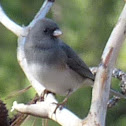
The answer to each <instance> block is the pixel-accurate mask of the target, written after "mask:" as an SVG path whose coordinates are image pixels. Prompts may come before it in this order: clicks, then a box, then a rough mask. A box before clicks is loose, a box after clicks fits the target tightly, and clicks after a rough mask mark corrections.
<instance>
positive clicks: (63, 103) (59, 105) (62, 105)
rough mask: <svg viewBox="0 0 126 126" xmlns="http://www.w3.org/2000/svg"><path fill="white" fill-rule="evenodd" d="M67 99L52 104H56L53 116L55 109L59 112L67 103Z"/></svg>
mask: <svg viewBox="0 0 126 126" xmlns="http://www.w3.org/2000/svg"><path fill="white" fill-rule="evenodd" d="M67 100H68V98H67V97H66V98H65V99H64V100H63V101H62V102H60V103H53V104H56V108H55V110H54V112H53V113H54V114H55V113H56V111H57V109H58V108H59V109H60V110H62V108H63V107H64V106H65V104H66V102H67Z"/></svg>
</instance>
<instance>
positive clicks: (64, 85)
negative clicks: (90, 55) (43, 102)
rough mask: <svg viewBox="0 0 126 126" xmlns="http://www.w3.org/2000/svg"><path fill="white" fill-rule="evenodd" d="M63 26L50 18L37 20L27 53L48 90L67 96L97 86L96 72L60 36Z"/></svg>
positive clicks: (34, 69)
mask: <svg viewBox="0 0 126 126" xmlns="http://www.w3.org/2000/svg"><path fill="white" fill-rule="evenodd" d="M61 35H62V31H61V30H60V28H59V26H58V25H57V24H56V23H55V22H54V21H53V20H52V19H49V18H43V19H41V20H39V21H37V22H36V23H35V25H34V26H33V27H32V28H31V29H30V31H29V33H28V35H27V36H26V39H25V44H24V53H25V57H26V61H27V64H28V68H29V70H30V72H31V74H32V76H33V77H34V78H35V79H36V80H37V81H38V82H39V83H40V84H42V85H43V86H44V87H45V89H46V91H49V92H52V93H54V94H58V95H61V96H66V99H65V100H64V101H67V98H68V97H69V96H70V95H71V94H72V93H73V92H75V91H76V90H77V89H78V88H81V87H83V86H84V85H93V82H94V79H95V77H94V75H93V74H92V72H91V71H90V69H89V67H88V66H87V65H86V63H85V62H84V61H83V60H82V59H81V58H80V57H79V56H78V55H77V54H76V52H75V51H74V50H73V49H72V48H71V47H70V46H69V45H67V44H66V43H64V42H63V41H62V40H61V39H60V36H61Z"/></svg>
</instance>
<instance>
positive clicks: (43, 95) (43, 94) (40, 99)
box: [39, 89, 55, 101]
mask: <svg viewBox="0 0 126 126" xmlns="http://www.w3.org/2000/svg"><path fill="white" fill-rule="evenodd" d="M49 93H52V92H51V91H48V90H46V89H45V90H44V92H43V93H42V94H41V96H40V98H39V101H44V99H45V96H47V95H48V94H49ZM52 94H53V95H55V94H54V93H52Z"/></svg>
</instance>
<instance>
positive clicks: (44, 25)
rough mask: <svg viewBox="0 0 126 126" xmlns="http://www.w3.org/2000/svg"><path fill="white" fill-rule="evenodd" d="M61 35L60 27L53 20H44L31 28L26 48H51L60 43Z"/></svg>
mask: <svg viewBox="0 0 126 126" xmlns="http://www.w3.org/2000/svg"><path fill="white" fill-rule="evenodd" d="M61 34H62V32H61V31H60V29H59V27H58V25H57V24H56V23H55V22H54V21H53V20H51V19H47V18H44V19H42V20H39V21H38V22H37V23H36V24H35V25H34V26H33V27H32V28H31V30H30V32H29V34H28V36H27V37H26V41H27V42H26V46H27V47H40V48H50V47H51V46H53V45H54V43H57V42H58V40H59V39H58V37H59V36H60V35H61Z"/></svg>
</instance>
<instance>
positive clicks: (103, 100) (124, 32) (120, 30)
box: [84, 5, 126, 126]
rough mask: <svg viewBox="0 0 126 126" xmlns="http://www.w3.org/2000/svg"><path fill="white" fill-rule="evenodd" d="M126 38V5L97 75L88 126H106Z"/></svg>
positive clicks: (106, 48) (86, 123)
mask: <svg viewBox="0 0 126 126" xmlns="http://www.w3.org/2000/svg"><path fill="white" fill-rule="evenodd" d="M125 37H126V5H125V6H124V9H123V11H122V13H121V16H120V18H119V20H118V23H117V24H116V26H115V28H114V29H113V31H112V33H111V36H110V38H109V40H108V42H107V45H106V47H105V49H104V52H103V55H102V59H101V63H100V64H99V68H98V71H97V74H96V79H95V83H94V87H93V91H92V102H91V107H90V111H89V114H88V118H87V119H86V120H84V123H85V125H88V126H97V125H99V126H104V125H105V117H106V111H107V102H108V98H109V92H110V84H111V75H112V71H113V67H114V66H115V62H116V59H117V56H118V53H119V50H120V47H121V45H122V43H123V42H124V40H125Z"/></svg>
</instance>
